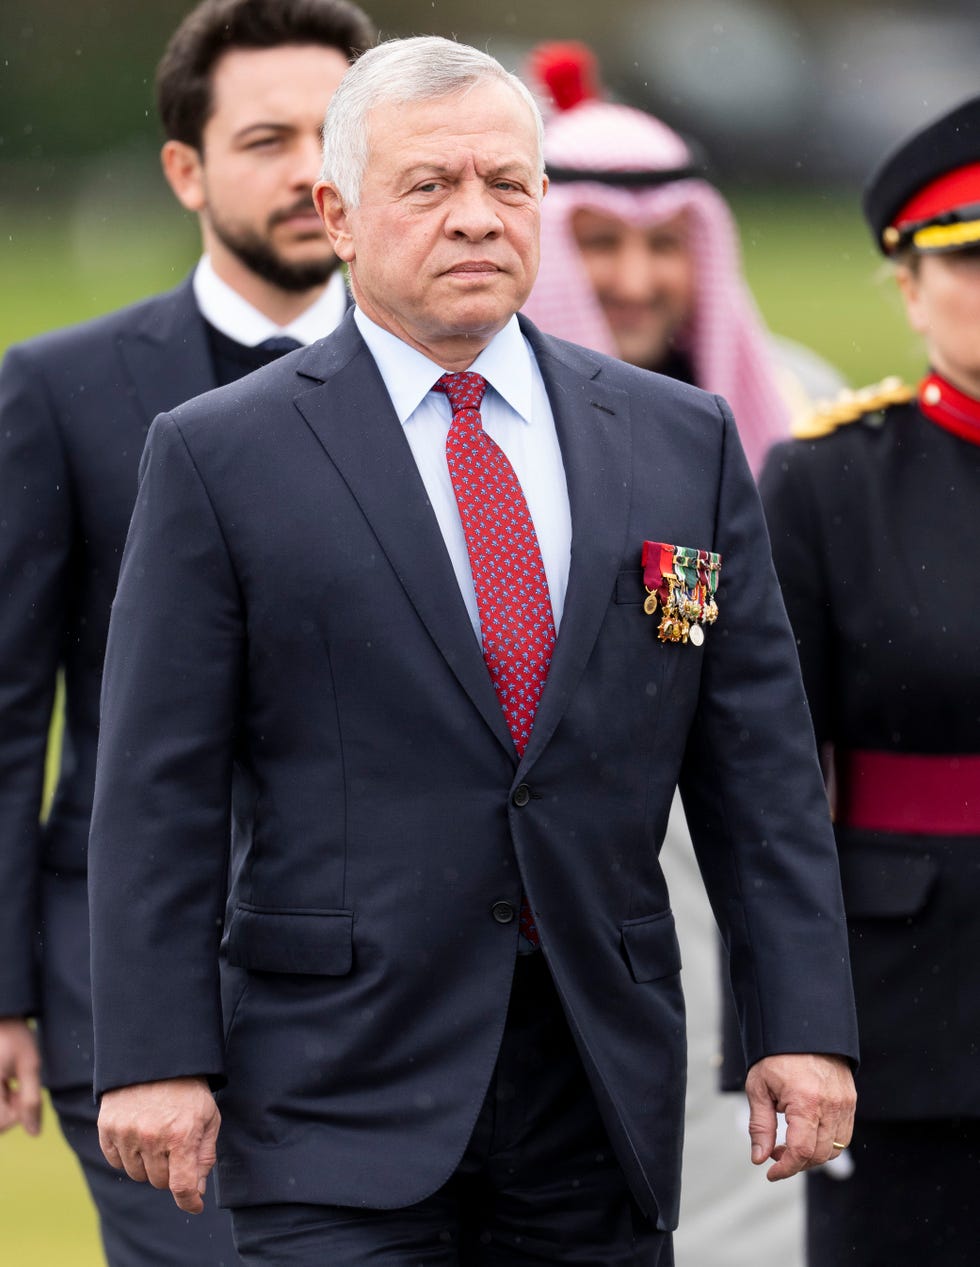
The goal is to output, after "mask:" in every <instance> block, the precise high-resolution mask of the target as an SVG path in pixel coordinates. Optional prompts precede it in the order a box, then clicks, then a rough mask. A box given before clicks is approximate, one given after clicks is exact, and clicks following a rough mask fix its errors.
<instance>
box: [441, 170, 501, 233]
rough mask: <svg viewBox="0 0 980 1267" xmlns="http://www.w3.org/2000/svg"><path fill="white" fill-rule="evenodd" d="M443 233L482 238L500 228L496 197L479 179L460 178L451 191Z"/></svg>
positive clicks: (498, 231) (497, 231) (499, 230)
mask: <svg viewBox="0 0 980 1267" xmlns="http://www.w3.org/2000/svg"><path fill="white" fill-rule="evenodd" d="M445 228H446V233H447V234H448V235H449V236H450V237H464V238H467V239H468V240H469V241H471V242H483V241H485V240H486V239H487V238H494V237H497V236H498V234H500V233H501V232H502V231H503V222H502V221H501V219H500V216H499V214H498V209H497V203H496V200H495V199H494V197H493V194H492V193H491V192H490V190H489V189H487V188H486V186H485V185H484V184H483V183H482V182H481V181H462V182H461V183H460V184H459V185H458V186H457V187H456V188H455V189H454V190H453V192H452V194H451V196H450V199H449V205H448V208H447V211H446V220H445Z"/></svg>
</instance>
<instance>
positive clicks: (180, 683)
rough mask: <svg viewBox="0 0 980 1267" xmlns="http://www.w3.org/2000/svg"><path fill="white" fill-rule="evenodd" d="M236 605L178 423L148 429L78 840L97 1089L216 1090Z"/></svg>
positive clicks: (160, 422) (217, 530)
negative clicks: (87, 828) (82, 852)
mask: <svg viewBox="0 0 980 1267" xmlns="http://www.w3.org/2000/svg"><path fill="white" fill-rule="evenodd" d="M243 642H244V634H243V621H242V615H241V602H240V594H239V590H238V585H237V581H236V578H235V575H234V571H233V568H232V563H231V559H230V557H229V554H228V550H227V548H226V544H225V539H224V537H223V534H222V531H221V526H220V524H219V522H218V518H217V515H216V513H215V510H214V507H213V506H212V503H211V500H210V497H209V495H208V491H207V489H206V488H205V485H204V483H203V481H202V478H201V476H200V474H199V473H198V470H197V468H196V466H195V464H194V462H193V460H192V458H191V454H190V451H189V449H188V447H187V445H186V443H185V440H184V437H183V436H182V434H181V432H180V430H179V428H178V426H177V425H176V423H175V422H174V421H173V420H172V419H171V418H169V417H168V416H166V415H163V416H161V417H160V418H158V419H157V420H156V422H155V423H154V425H153V427H152V429H151V431H150V435H149V437H148V440H147V447H146V450H145V452H144V455H143V462H142V465H141V472H140V487H139V494H138V498H137V502H136V508H135V511H134V515H133V519H132V522H131V525H130V531H129V537H128V540H127V543H126V549H125V552H124V555H123V562H122V569H121V573H120V580H119V588H118V590H117V594H116V599H115V602H114V604H113V609H112V618H111V621H110V625H109V641H108V648H107V654H106V664H105V676H104V682H103V691H102V713H101V730H100V741H99V754H98V763H97V770H96V783H95V802H94V811H93V819H92V833H91V837H90V844H89V896H90V910H91V922H92V991H93V1008H94V1020H95V1054H96V1071H95V1082H96V1091H97V1093H100V1092H102V1091H104V1090H107V1089H109V1088H111V1087H116V1086H123V1085H130V1084H132V1083H136V1082H148V1081H153V1080H155V1079H158V1078H168V1077H178V1076H184V1075H200V1076H205V1077H208V1078H210V1079H211V1080H212V1082H213V1083H215V1084H219V1083H220V1082H221V1081H222V1079H223V1041H222V1023H221V1004H220V993H219V983H218V946H219V939H220V932H221V925H222V917H223V911H224V903H225V895H226V885H227V866H228V849H229V837H230V788H231V774H232V762H233V747H234V728H235V717H236V708H237V694H238V685H239V675H240V670H241V658H242V646H243Z"/></svg>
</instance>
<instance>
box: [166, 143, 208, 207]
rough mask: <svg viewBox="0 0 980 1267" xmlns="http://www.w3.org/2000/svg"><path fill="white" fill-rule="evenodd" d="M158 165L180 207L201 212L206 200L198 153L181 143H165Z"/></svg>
mask: <svg viewBox="0 0 980 1267" xmlns="http://www.w3.org/2000/svg"><path fill="white" fill-rule="evenodd" d="M160 165H161V167H162V168H163V174H164V176H165V177H166V178H167V184H168V185H169V186H170V188H171V189H172V190H173V191H174V195H175V196H176V198H177V201H178V202H179V203H180V204H181V206H183V207H186V209H187V210H188V211H203V210H204V208H205V206H206V199H205V196H204V162H203V160H202V158H201V154H200V152H199V151H198V150H196V149H195V148H194V146H193V145H187V144H185V143H184V142H183V141H167V142H166V144H165V145H164V147H163V149H162V150H161V151H160Z"/></svg>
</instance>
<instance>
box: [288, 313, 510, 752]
mask: <svg viewBox="0 0 980 1267" xmlns="http://www.w3.org/2000/svg"><path fill="white" fill-rule="evenodd" d="M299 372H300V374H301V375H305V376H307V378H314V379H318V378H322V379H324V380H325V381H322V382H320V383H319V384H318V385H316V386H314V387H313V388H312V389H310V390H306V391H302V392H301V393H300V394H299V395H298V396H297V398H296V405H297V408H298V409H299V411H300V413H301V414H302V415H303V417H304V418H305V419H306V422H307V423H308V424H309V426H310V428H311V429H312V430H313V432H314V434H315V435H316V437H317V439H318V440H319V442H320V444H321V445H322V446H323V448H324V449H325V451H326V453H327V455H328V457H329V458H330V460H331V461H332V462H333V464H334V466H335V467H336V468H337V470H338V471H339V472H340V474H341V476H342V477H343V479H344V481H345V483H346V484H347V487H348V488H349V489H350V491H351V493H352V495H353V496H354V498H355V499H356V500H357V503H358V505H359V506H360V508H361V510H362V511H363V513H364V515H365V517H366V518H367V520H368V522H369V523H370V524H371V528H372V530H373V531H374V533H375V535H376V536H377V538H378V541H379V543H380V545H381V548H382V550H384V552H385V555H386V557H387V558H388V561H389V562H390V563H391V566H392V568H393V569H394V571H395V574H396V575H397V577H398V579H399V581H400V583H401V585H402V587H403V589H404V590H405V593H406V594H407V595H408V598H409V600H410V601H411V603H412V605H413V606H414V608H415V610H416V611H417V612H418V615H419V618H420V619H421V620H422V622H423V624H424V625H425V627H426V629H427V630H428V632H429V635H430V636H431V638H432V640H433V642H435V644H436V646H437V647H438V648H439V650H440V652H441V653H442V655H443V656H444V658H445V659H446V661H447V663H448V664H449V667H450V668H451V669H452V671H453V673H454V674H455V675H456V678H457V679H458V681H459V683H460V685H461V686H462V687H463V689H464V690H465V691H466V693H467V695H469V697H470V699H471V700H472V701H473V703H474V705H475V706H476V708H477V709H478V710H479V712H480V714H481V715H482V716H483V718H484V720H485V721H486V723H487V725H489V726H490V728H491V730H493V732H494V734H495V735H496V736H497V738H498V739H499V740H500V742H501V744H502V745H503V746H504V748H505V749H506V750H507V752H508V753H509V754H510V756H511V757H515V753H514V744H513V740H512V739H511V737H510V732H509V731H508V729H507V723H506V721H505V719H504V714H503V710H502V709H501V707H500V702H499V700H498V699H497V695H496V692H495V691H494V689H493V684H492V683H491V681H490V675H489V673H488V672H487V666H486V664H485V663H484V660H483V655H482V653H481V651H480V647H479V645H478V643H477V640H476V638H475V637H474V634H473V626H472V625H471V624H470V619H469V616H468V615H467V612H466V605H465V603H464V602H463V597H462V595H461V594H460V592H459V585H458V583H457V581H456V573H455V572H454V571H453V566H452V563H451V562H450V559H449V554H448V552H447V550H446V547H445V543H444V542H443V539H442V533H441V532H440V530H439V524H438V522H437V520H436V517H435V514H434V513H433V510H432V507H431V506H430V504H429V500H428V497H427V496H426V492H425V485H424V484H423V483H422V477H421V476H420V475H419V472H418V468H417V466H416V465H415V459H414V458H413V457H412V451H411V449H410V448H409V445H408V441H407V440H406V439H405V435H404V432H403V429H402V427H401V425H400V424H399V422H398V417H397V415H396V414H395V411H394V409H393V408H392V405H391V401H390V399H389V397H388V393H387V391H386V390H385V386H384V382H383V380H382V378H381V375H380V374H379V373H378V369H377V366H376V365H375V363H374V359H373V358H372V356H371V354H370V353H369V352H368V350H367V348H366V346H365V345H364V343H363V341H362V340H361V338H360V335H359V334H358V333H357V328H356V326H355V325H354V324H353V322H345V323H344V325H343V326H342V327H341V328H340V330H338V332H337V333H336V334H335V335H333V336H332V337H331V338H330V339H328V340H326V341H324V342H322V343H320V344H316V345H314V347H313V348H311V349H310V352H309V354H308V355H307V356H306V357H304V358H303V359H302V360H301V362H300V364H299ZM307 387H309V384H307ZM515 759H516V757H515Z"/></svg>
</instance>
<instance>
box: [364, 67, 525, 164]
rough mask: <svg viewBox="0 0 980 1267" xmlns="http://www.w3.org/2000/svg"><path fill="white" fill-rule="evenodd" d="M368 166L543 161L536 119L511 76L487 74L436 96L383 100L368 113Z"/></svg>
mask: <svg viewBox="0 0 980 1267" xmlns="http://www.w3.org/2000/svg"><path fill="white" fill-rule="evenodd" d="M366 137H367V165H368V169H369V170H370V169H371V168H372V166H376V165H378V164H386V165H389V166H390V165H393V166H396V167H398V168H402V169H405V168H409V167H412V166H414V165H418V164H420V163H431V164H435V165H441V166H444V167H446V168H447V169H448V168H450V167H454V166H458V165H460V164H462V163H465V162H467V161H471V160H476V161H478V162H479V163H480V164H481V165H482V166H491V167H496V168H501V167H504V166H514V167H518V166H520V167H523V168H529V169H530V170H531V172H532V173H537V172H538V171H539V170H540V166H541V154H540V148H539V144H538V129H537V121H536V119H535V117H534V114H533V113H532V111H531V108H530V106H529V105H528V104H527V102H526V101H524V100H523V99H522V98H521V97H520V95H519V94H518V93H517V92H516V91H515V89H514V88H513V87H511V85H510V84H508V83H507V81H506V80H502V79H497V78H491V77H487V78H484V79H477V80H474V81H473V82H472V83H471V84H468V85H467V86H466V87H464V88H462V89H460V90H458V91H456V92H451V93H447V94H443V95H441V96H437V97H424V98H420V99H418V100H414V101H399V100H394V99H384V98H383V99H382V100H381V101H379V102H377V103H376V104H375V105H374V106H373V107H372V108H371V110H370V111H369V112H368V114H367V118H366Z"/></svg>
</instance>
